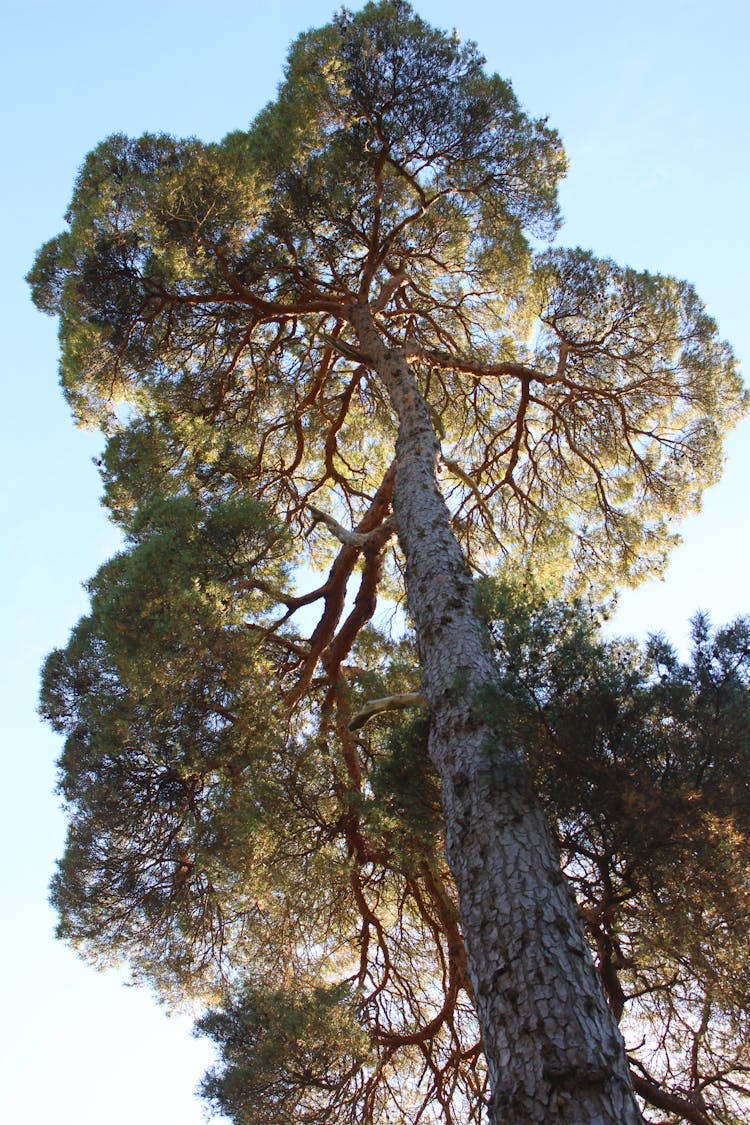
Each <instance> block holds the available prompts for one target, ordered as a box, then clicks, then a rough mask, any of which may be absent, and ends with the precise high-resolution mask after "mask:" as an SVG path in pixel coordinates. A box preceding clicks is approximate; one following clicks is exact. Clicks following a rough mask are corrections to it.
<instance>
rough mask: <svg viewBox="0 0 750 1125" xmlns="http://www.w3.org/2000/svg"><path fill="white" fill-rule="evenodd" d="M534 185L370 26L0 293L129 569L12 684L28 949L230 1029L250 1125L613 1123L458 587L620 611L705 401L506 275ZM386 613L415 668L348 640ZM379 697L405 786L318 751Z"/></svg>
mask: <svg viewBox="0 0 750 1125" xmlns="http://www.w3.org/2000/svg"><path fill="white" fill-rule="evenodd" d="M564 166H565V164H564V157H563V154H562V150H561V146H560V144H559V141H558V139H557V137H556V135H555V134H554V133H553V132H552V131H551V130H550V129H549V128H548V127H547V125H546V123H545V122H539V121H532V120H530V119H529V118H528V117H527V116H526V115H524V114H523V112H522V111H521V109H520V108H519V106H518V104H517V101H516V99H515V97H514V95H513V92H512V90H511V88H510V86H509V85H508V84H507V83H505V82H504V81H502V80H501V79H500V78H498V77H497V76H493V75H487V74H486V73H485V71H484V69H483V60H482V59H481V57H480V55H479V54H478V52H477V50H476V48H475V47H474V45H473V44H461V43H460V42H458V40H457V39H456V38H455V37H453V38H451V37H448V36H446V35H444V34H443V33H441V32H438V31H435V30H433V29H432V28H430V27H428V26H427V25H426V24H425V23H424V22H423V21H421V20H420V19H419V18H418V17H417V16H416V15H415V14H414V13H413V11H412V10H411V8H410V7H409V6H408V4H406V3H403V2H400V0H394V2H391V3H388V2H384V3H379V4H368V5H367V6H366V7H365V8H363V10H362V11H361V12H359V13H358V14H356V15H352V14H350V13H347V12H343V13H342V14H341V15H340V16H338V17H337V18H336V19H334V21H333V22H332V23H331V24H330V25H328V26H327V27H325V28H322V29H320V30H317V31H311V32H307V33H305V34H304V35H302V36H301V37H300V38H299V39H298V40H297V41H296V43H295V44H294V45H293V47H292V49H291V52H290V56H289V61H288V64H287V69H286V74H285V79H284V82H283V83H282V85H281V87H280V90H279V93H278V96H277V98H276V99H275V101H273V102H272V103H270V104H269V106H268V107H267V108H266V109H265V110H264V111H263V112H262V113H261V114H260V115H259V117H258V118H257V119H256V121H255V122H254V123H253V124H252V126H251V128H250V129H249V130H248V131H247V132H244V133H236V134H232V135H230V136H228V137H227V138H226V140H225V141H223V142H222V143H220V144H217V145H203V144H200V143H199V142H197V141H194V140H190V141H176V140H174V139H173V138H171V137H164V136H145V137H142V138H140V139H139V140H129V139H128V138H125V137H121V136H116V137H112V138H110V139H109V140H108V141H105V142H104V143H103V144H102V145H101V146H99V148H97V149H96V150H95V151H94V152H93V153H92V154H91V155H90V156H89V157H88V159H87V161H86V163H85V164H84V167H83V169H82V171H81V173H80V176H79V179H78V182H77V184H76V189H75V193H74V197H73V201H72V203H71V207H70V211H69V214H68V220H69V229H68V230H67V231H66V232H65V233H64V234H62V235H60V236H59V237H58V238H56V239H54V240H52V241H51V242H50V243H48V244H47V245H46V246H45V247H43V248H42V250H41V251H40V254H39V256H38V259H37V263H36V265H35V267H34V269H33V270H32V273H31V275H30V280H31V283H32V287H33V291H34V295H35V299H36V300H37V303H38V304H39V306H40V307H41V308H42V309H44V310H46V311H49V312H53V313H56V314H58V315H59V316H60V319H61V341H62V356H63V358H62V368H61V371H62V381H63V385H64V387H65V390H66V394H67V395H68V398H69V401H70V403H71V406H72V408H73V410H74V412H75V413H76V416H77V417H78V418H79V420H80V421H81V422H82V423H84V424H87V425H94V426H98V427H100V428H101V429H102V430H103V431H104V432H105V433H107V434H108V435H109V442H108V446H107V451H106V454H105V456H104V465H103V469H104V478H105V501H106V503H107V504H108V506H109V508H110V510H111V512H112V514H113V517H114V518H115V519H116V520H117V521H118V522H119V523H120V524H121V526H122V527H123V528H124V530H125V532H126V535H127V538H128V547H127V549H126V550H125V551H124V552H123V553H122V554H121V555H120V556H118V557H117V558H115V559H114V560H112V562H111V563H109V564H107V566H106V567H104V568H103V570H102V571H101V572H100V574H99V575H98V576H97V577H96V579H94V581H93V582H92V587H91V592H92V612H91V615H90V617H88V618H87V619H85V621H83V622H82V623H81V624H80V625H79V626H78V628H77V630H76V632H75V633H74V635H73V638H72V640H71V642H70V645H69V646H68V648H67V649H66V650H65V651H64V652H61V653H56V654H53V656H52V657H51V659H50V662H49V664H48V666H47V670H46V674H45V707H46V709H47V711H48V713H49V715H50V717H51V718H52V719H53V721H54V722H55V723H56V724H58V725H59V727H60V728H61V729H63V730H65V731H66V732H67V734H68V741H67V743H66V750H65V754H64V757H63V780H62V788H63V792H64V794H65V796H66V798H67V799H68V801H69V802H70V806H71V833H70V840H69V846H68V850H67V853H66V856H65V858H64V860H63V862H62V865H61V870H60V874H59V877H58V880H57V882H56V885H55V896H56V899H57V901H58V904H59V907H60V910H61V915H62V923H61V925H62V929H63V932H64V933H65V934H67V935H68V936H70V937H71V938H73V939H74V940H77V941H81V942H83V944H84V946H85V948H86V949H87V950H88V951H89V953H90V954H92V955H93V956H95V957H104V958H106V957H108V956H110V955H124V956H127V957H128V958H130V959H131V961H132V962H133V963H134V965H135V966H136V968H137V970H138V971H140V972H141V973H143V974H145V975H147V976H148V977H149V979H152V980H155V981H156V982H157V983H158V984H159V985H160V986H161V987H163V988H165V989H166V990H177V991H178V992H180V991H184V990H185V989H191V990H193V991H199V992H200V991H201V990H206V991H204V993H203V994H204V995H214V996H215V995H217V994H226V992H227V990H230V991H231V992H232V993H233V994H234V993H236V990H237V989H238V988H239V989H241V990H243V991H242V995H243V997H244V999H243V1005H244V1006H241V1008H236V1007H235V1008H232V1007H231V1005H230V1007H229V1008H228V1009H227V1011H226V1013H225V1015H224V1016H223V1017H222V1018H223V1019H224V1020H225V1021H227V1020H228V1021H229V1023H226V1022H225V1023H224V1024H222V1025H221V1027H222V1028H223V1029H224V1030H218V1031H217V1034H219V1037H220V1038H221V1036H222V1035H224V1041H225V1044H226V1046H227V1050H228V1052H229V1055H230V1056H231V1053H232V1051H234V1050H235V1049H239V1048H237V1047H236V1045H237V1044H238V1043H239V1044H242V1043H244V1047H243V1048H242V1049H243V1050H244V1049H245V1048H248V1049H250V1048H249V1047H248V1043H250V1046H251V1048H252V1051H254V1052H255V1053H254V1056H253V1057H254V1058H255V1065H256V1073H257V1074H259V1075H260V1078H259V1079H258V1081H257V1083H256V1086H255V1087H254V1089H255V1093H254V1094H253V1095H252V1099H253V1100H252V1103H251V1109H248V1108H247V1107H245V1108H244V1109H242V1110H241V1112H243V1113H249V1112H251V1113H252V1115H253V1116H252V1120H257V1121H261V1120H268V1121H269V1122H270V1121H271V1120H273V1121H274V1122H276V1121H281V1120H289V1121H291V1120H308V1121H321V1122H322V1121H324V1120H346V1119H347V1118H346V1114H348V1115H349V1118H348V1119H350V1120H352V1121H354V1120H371V1121H378V1120H381V1121H385V1120H389V1119H391V1118H392V1117H393V1115H396V1117H397V1119H401V1120H413V1119H414V1120H416V1119H417V1115H418V1114H420V1113H421V1114H422V1118H423V1119H425V1120H426V1119H429V1118H428V1117H427V1118H426V1117H425V1114H432V1116H433V1119H435V1120H440V1119H441V1115H442V1119H444V1120H445V1121H453V1120H480V1118H481V1114H482V1112H483V1109H482V1106H483V1099H484V1097H485V1095H484V1093H483V1089H484V1082H485V1078H484V1073H483V1063H482V1062H481V1058H482V1052H483V1056H484V1058H485V1059H486V1064H487V1070H488V1075H489V1085H490V1090H491V1095H490V1096H489V1105H490V1110H489V1113H490V1118H491V1120H493V1121H497V1122H499V1121H504V1122H519V1123H521V1122H522V1123H524V1125H532V1123H534V1122H553V1121H559V1122H576V1123H578V1122H580V1123H583V1122H592V1123H593V1122H599V1121H617V1122H637V1121H639V1120H640V1119H641V1118H640V1112H639V1109H638V1107H637V1103H636V1100H635V1098H634V1096H633V1091H632V1084H631V1079H630V1075H629V1069H628V1065H627V1062H626V1058H625V1053H624V1050H623V1044H622V1039H621V1036H620V1034H619V1032H618V1030H617V1020H616V1015H617V1012H616V1010H615V1009H616V1005H615V1007H614V1008H613V1006H612V1004H611V1003H610V1004H607V1002H606V999H605V995H604V992H603V991H602V988H601V984H600V979H599V977H598V975H597V973H596V971H595V969H594V966H593V963H592V960H591V958H590V955H589V950H588V946H587V943H586V938H585V935H584V931H583V927H582V922H581V918H580V916H579V912H578V910H577V908H576V904H575V901H574V898H573V896H572V894H571V892H570V889H569V886H568V884H567V883H566V881H565V879H564V878H563V877H562V876H561V873H560V865H559V859H558V854H557V847H556V843H555V840H554V839H553V836H552V834H551V833H550V830H549V828H548V826H547V821H546V818H545V810H544V805H543V801H542V800H541V798H540V795H539V793H538V792H537V790H536V788H535V786H534V784H533V770H531V769H530V768H529V764H528V762H527V758H526V754H525V753H524V749H523V746H522V742H521V740H520V739H516V737H515V735H514V734H513V732H512V731H511V730H509V728H508V726H507V724H506V723H505V721H504V719H503V718H502V715H500V716H498V714H497V712H496V709H493V708H492V707H490V706H485V705H483V704H482V703H481V702H478V701H480V700H482V699H483V698H485V697H487V693H489V694H490V695H492V693H493V692H495V693H496V692H497V690H498V685H499V684H500V682H501V678H502V677H501V674H500V672H499V671H498V666H497V662H496V659H495V655H494V653H493V651H492V646H491V645H490V643H489V640H488V636H487V631H486V627H485V624H484V623H483V621H482V619H481V616H480V615H479V614H478V612H477V607H476V600H475V591H474V585H473V581H472V570H474V571H477V570H479V571H483V572H492V571H501V572H504V573H506V574H507V573H518V572H521V571H527V572H528V571H531V572H533V573H534V574H535V575H537V576H539V577H541V578H543V579H544V580H545V581H546V582H548V583H553V584H554V585H555V586H556V587H562V586H565V587H566V588H567V589H569V590H574V589H575V588H576V587H580V586H581V585H586V586H588V587H594V588H604V587H607V586H609V585H611V584H612V583H613V582H617V581H629V582H633V581H637V580H639V579H640V578H642V577H644V576H645V575H647V574H651V573H654V572H655V571H658V570H659V568H660V567H662V566H663V564H664V560H665V556H666V553H667V551H668V549H669V547H670V545H671V544H672V543H673V541H674V534H673V532H672V530H671V527H670V523H671V521H672V520H673V519H674V518H675V517H677V516H679V515H683V514H684V513H685V512H686V511H689V510H691V509H692V508H694V507H695V506H696V504H697V502H698V497H699V494H700V491H701V489H702V488H703V487H705V486H706V485H707V484H709V483H711V482H712V481H713V480H714V479H716V475H717V473H718V469H719V465H720V444H721V437H722V434H723V433H724V432H725V431H726V430H727V429H728V428H729V427H730V426H731V425H732V424H734V422H735V421H736V420H737V419H738V418H739V417H740V415H741V413H742V410H743V409H744V406H745V399H744V395H743V391H742V388H741V384H740V381H739V378H738V376H737V373H736V371H735V365H734V362H733V358H732V355H731V352H730V350H729V349H728V347H727V346H726V345H725V344H723V343H721V342H720V341H719V340H718V339H717V336H716V331H715V326H714V324H713V322H712V321H711V320H710V319H709V318H708V316H707V315H706V313H705V312H704V310H703V308H702V306H701V304H700V302H699V300H698V298H697V297H696V295H695V292H694V291H693V289H692V288H691V287H690V286H689V285H688V284H686V283H684V282H679V281H676V280H674V279H672V278H666V277H662V276H660V275H652V274H647V273H637V272H635V271H633V270H630V269H626V268H622V267H619V266H617V265H615V264H614V263H612V262H609V261H602V260H598V259H596V258H595V257H594V256H593V255H591V254H589V253H586V252H584V251H582V250H572V251H566V250H559V249H558V250H546V251H542V252H535V251H534V249H533V245H536V244H537V243H534V244H533V245H532V242H530V239H535V240H539V239H543V238H545V237H548V236H551V235H552V234H553V232H554V230H555V229H556V225H557V210H556V187H557V183H558V180H559V178H560V175H561V174H562V173H563V171H564ZM394 546H395V551H394ZM302 563H307V564H312V566H313V567H314V568H316V569H317V570H318V571H320V570H321V569H322V570H323V573H324V574H325V577H323V578H322V579H321V580H320V581H317V582H314V583H313V584H312V588H309V589H307V588H297V587H295V586H294V585H293V582H292V575H291V571H290V568H291V567H293V566H297V565H299V564H302ZM352 583H354V584H355V585H357V590H356V592H355V593H354V595H353V599H352V600H351V601H350V602H347V598H346V595H347V591H348V588H349V586H350V584H352ZM402 589H403V590H405V594H406V601H407V605H408V611H409V614H410V617H411V621H412V623H413V628H414V634H415V649H416V654H417V659H416V660H415V659H414V653H413V652H412V650H411V648H410V646H409V645H408V644H406V642H403V643H401V644H396V645H395V648H396V651H395V653H394V651H393V649H394V643H393V642H391V643H388V639H387V638H384V637H383V636H382V635H381V634H379V633H378V632H377V631H376V630H375V629H373V628H372V626H371V622H372V619H373V615H374V613H375V609H376V603H377V598H378V596H379V595H380V594H382V593H386V594H388V595H389V596H391V597H394V596H395V597H399V596H400V591H401V590H402ZM303 609H306V610H308V611H309V610H310V609H313V610H314V609H317V610H318V611H319V614H318V619H317V623H316V624H315V626H314V627H313V628H312V629H311V630H310V631H309V633H308V632H307V631H306V630H305V629H303V627H302V626H301V625H300V626H295V620H300V617H299V614H300V611H301V610H303ZM416 693H419V696H420V698H421V699H422V700H423V701H424V703H425V704H426V707H427V709H428V712H429V762H431V763H432V764H431V766H429V765H428V763H427V762H425V761H424V760H423V758H422V757H421V756H420V755H419V754H417V753H415V752H414V751H413V749H412V744H413V742H414V740H415V739H416V737H417V736H416V733H415V732H414V731H412V732H411V734H409V733H408V732H407V733H406V734H402V735H401V736H399V737H396V736H395V735H394V739H395V741H394V740H393V739H391V740H389V739H388V738H384V737H383V736H382V735H381V736H378V735H371V734H370V733H367V734H366V736H362V735H361V734H358V733H357V730H356V728H357V727H358V726H359V724H360V723H361V722H362V715H363V714H366V713H371V712H372V711H373V710H374V711H377V710H380V709H384V708H386V707H388V706H389V705H390V706H396V705H400V704H402V703H404V702H408V701H411V700H413V698H414V696H415V694H416ZM373 699H377V700H381V701H382V702H381V703H379V704H376V705H375V704H373V703H372V700H373ZM389 700H390V703H389V702H388V701H389ZM368 707H369V710H368ZM363 709H364V710H363ZM389 722H390V720H387V721H386V726H385V729H386V730H388V729H390V727H389V726H388V723H389ZM364 729H366V730H368V729H369V728H364ZM433 771H434V772H433ZM438 793H439V794H440V799H441V802H442V814H440V812H439V810H438V807H437V804H436V801H437V794H438ZM420 810H421V811H420ZM443 834H444V837H445V855H446V856H447V867H446V863H445V861H444V859H443V858H442V855H441V848H440V846H439V844H440V841H441V840H442V837H443ZM454 886H455V888H456V889H457V896H456V895H455V894H454V891H453V888H454ZM389 931H391V932H389ZM353 933H356V934H357V935H358V936H357V940H356V941H355V942H354V943H353V939H352V934H353ZM355 950H358V953H357V954H356V956H355V952H354V951H355ZM436 964H437V965H438V966H439V969H438V970H437V971H436V970H435V965H436ZM430 970H431V971H430ZM274 982H275V983H274ZM605 983H606V982H605ZM609 999H610V1001H612V996H611V995H610V996H609ZM247 1011H251V1012H252V1013H253V1015H252V1017H247V1018H246V1016H245V1015H243V1014H242V1013H246V1012H247ZM232 1013H234V1015H236V1017H237V1019H238V1020H239V1021H240V1024H241V1028H239V1029H238V1028H233V1025H232V1023H231V1020H232V1019H233V1018H234V1017H233V1014H232ZM238 1013H239V1014H238ZM327 1013H328V1014H327ZM333 1013H336V1014H335V1015H334V1014H333ZM242 1029H245V1030H246V1031H247V1035H248V1036H249V1039H248V1040H247V1041H245V1040H243V1038H242V1034H241V1033H240V1032H241V1030H242ZM253 1029H254V1030H253ZM225 1032H226V1034H224V1033H225ZM480 1034H481V1048H480V1045H479V1035H480ZM373 1051H374V1052H375V1058H376V1060H377V1061H376V1062H375V1063H373V1064H372V1065H371V1064H370V1063H365V1062H364V1061H363V1060H367V1059H371V1057H372V1052H373ZM405 1060H406V1061H405ZM264 1068H265V1069H264ZM269 1068H270V1070H269ZM420 1068H421V1069H422V1070H423V1072H424V1073H423V1075H422V1078H421V1079H419V1073H420ZM264 1076H265V1077H264ZM644 1081H646V1080H645V1079H644ZM639 1093H641V1094H642V1093H643V1090H639ZM457 1107H458V1108H457ZM238 1112H240V1110H238ZM264 1114H265V1116H264ZM399 1114H401V1117H400V1118H398V1115H399ZM389 1115H390V1118H389Z"/></svg>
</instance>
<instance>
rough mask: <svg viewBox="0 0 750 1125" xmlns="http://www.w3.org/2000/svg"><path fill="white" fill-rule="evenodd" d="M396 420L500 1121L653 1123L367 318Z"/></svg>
mask: <svg viewBox="0 0 750 1125" xmlns="http://www.w3.org/2000/svg"><path fill="white" fill-rule="evenodd" d="M353 320H354V323H355V327H356V328H357V331H358V334H359V338H360V344H361V347H362V350H363V352H365V353H366V354H367V356H368V358H369V359H370V360H371V361H372V362H373V364H374V366H375V367H376V369H377V371H378V374H379V375H380V377H381V379H382V380H383V383H384V385H385V387H386V389H387V391H388V394H389V397H390V400H391V403H392V405H393V407H394V409H395V411H396V414H397V415H398V419H399V431H398V442H397V472H396V484H395V493H394V510H395V516H396V523H397V528H398V536H399V543H400V545H401V549H402V551H403V553H404V556H405V558H406V585H407V597H408V604H409V611H410V613H411V616H412V619H413V621H414V625H415V628H416V633H417V641H418V646H419V655H420V659H421V662H422V672H423V687H422V689H423V694H424V696H425V698H426V700H427V702H428V704H429V707H430V712H431V731H430V753H431V756H432V758H433V761H434V762H435V765H436V766H437V768H438V770H439V772H440V776H441V780H442V787H443V804H444V810H445V822H446V835H447V857H448V862H449V864H450V867H451V871H452V872H453V876H454V878H455V881H456V885H457V887H458V893H459V907H460V916H461V924H462V927H463V932H464V939H465V943H466V949H467V957H468V967H469V973H470V976H471V980H472V984H473V989H474V1001H475V1005H476V1010H477V1016H478V1019H479V1024H480V1027H481V1029H482V1036H483V1040H484V1049H485V1055H486V1058H487V1065H488V1068H489V1075H490V1084H491V1088H492V1104H491V1107H490V1110H489V1119H490V1121H491V1122H493V1125H500V1123H501V1122H502V1123H503V1125H537V1123H538V1125H542V1123H544V1125H554V1123H558V1122H559V1123H565V1125H594V1123H605V1122H606V1123H615V1122H616V1123H618V1125H642V1121H643V1119H642V1117H641V1114H640V1112H639V1110H638V1107H637V1104H636V1101H635V1098H634V1095H633V1092H632V1086H631V1084H630V1078H629V1073H628V1066H627V1060H626V1058H625V1054H624V1046H623V1042H622V1038H621V1036H620V1033H619V1031H618V1028H617V1025H616V1022H615V1019H614V1016H613V1015H612V1013H611V1011H610V1009H609V1007H608V1006H607V1003H606V1001H605V999H604V996H603V993H602V989H601V986H600V982H599V979H598V977H597V975H596V972H595V969H594V966H593V963H592V959H591V954H590V951H589V949H588V946H587V943H586V940H585V936H584V933H583V928H582V924H581V921H580V917H579V914H578V910H577V907H576V905H575V902H574V900H573V897H572V894H571V892H570V890H569V888H568V886H567V883H566V881H565V879H564V877H563V875H562V873H561V871H560V865H559V858H558V856H557V853H556V849H555V845H554V842H553V840H552V838H551V835H550V832H549V830H548V828H547V825H546V822H545V818H544V815H543V813H542V810H541V808H540V805H539V802H538V800H537V799H536V797H535V796H534V794H533V792H532V791H531V788H530V786H529V784H528V781H527V775H526V771H525V769H524V765H523V761H522V759H521V758H520V756H519V754H518V753H517V752H515V751H514V750H513V749H512V748H510V747H507V746H502V745H501V744H500V742H499V740H498V737H497V733H496V732H495V731H493V729H492V727H491V726H490V725H489V724H488V723H487V722H486V721H484V720H483V719H482V717H481V715H478V714H477V713H476V711H477V709H476V707H473V706H472V697H474V698H475V697H476V693H477V691H478V690H479V689H481V688H483V687H489V686H491V685H492V684H493V683H494V682H495V681H496V670H495V665H494V661H493V658H492V655H491V653H490V652H489V649H488V646H487V644H486V641H485V637H484V630H483V629H482V627H481V624H480V622H479V621H478V619H477V617H476V614H475V612H474V601H473V583H472V579H471V575H470V573H469V571H468V568H467V566H466V563H465V561H464V558H463V554H462V552H461V549H460V547H459V545H458V543H457V541H456V539H455V536H454V535H453V531H452V529H451V526H450V519H449V513H448V509H447V507H446V504H445V501H444V500H443V497H442V494H441V493H440V490H439V488H438V485H437V478H436V469H437V453H438V443H437V439H436V437H435V432H434V429H433V426H432V423H431V421H430V417H429V412H428V410H427V407H426V405H425V402H424V399H423V398H422V396H421V394H420V392H419V389H418V386H417V383H416V380H415V378H414V375H413V373H412V371H411V368H410V367H409V364H408V362H407V360H406V358H405V355H404V354H403V353H402V352H401V351H399V350H394V349H386V348H385V347H384V345H383V343H382V341H381V339H380V336H379V334H378V333H377V331H376V329H375V326H374V325H373V322H372V320H371V318H370V315H369V312H368V310H367V309H366V308H364V307H362V308H359V309H357V310H356V311H355V314H354V317H353Z"/></svg>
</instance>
